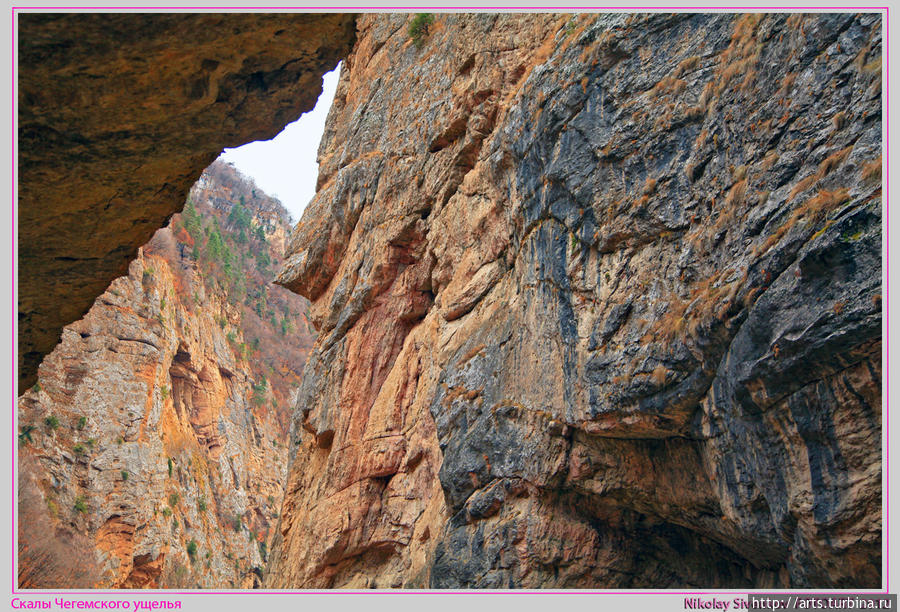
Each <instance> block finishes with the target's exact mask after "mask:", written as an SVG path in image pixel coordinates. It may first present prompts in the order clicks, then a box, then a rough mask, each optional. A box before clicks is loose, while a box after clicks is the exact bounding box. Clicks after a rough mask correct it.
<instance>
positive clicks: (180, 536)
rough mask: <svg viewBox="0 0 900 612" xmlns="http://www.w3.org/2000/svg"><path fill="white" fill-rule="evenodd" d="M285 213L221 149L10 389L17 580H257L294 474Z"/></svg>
mask: <svg viewBox="0 0 900 612" xmlns="http://www.w3.org/2000/svg"><path fill="white" fill-rule="evenodd" d="M289 231H290V220H289V217H288V215H287V212H286V211H285V210H284V209H283V208H282V207H281V205H280V204H279V203H278V202H277V201H275V200H273V199H271V198H269V197H268V196H266V195H265V194H263V193H262V192H260V191H258V190H257V189H256V188H255V186H253V185H252V184H251V183H248V182H247V181H246V180H245V179H243V178H242V177H241V176H240V175H238V174H237V173H236V172H235V171H234V169H233V168H231V167H229V166H225V165H224V164H221V163H219V162H216V164H214V165H213V166H212V167H211V168H210V169H208V170H207V171H206V172H205V173H204V174H203V176H202V177H201V179H200V181H199V182H198V183H197V184H196V185H195V186H194V188H193V189H192V191H191V201H190V202H189V204H188V206H187V208H186V209H185V214H184V215H183V216H182V215H177V216H176V218H175V220H174V221H173V223H172V224H171V225H170V226H169V227H167V228H164V229H161V230H159V231H158V232H157V234H156V236H155V237H154V238H153V240H152V241H151V242H150V243H149V244H148V245H147V246H145V247H144V249H142V250H141V251H140V252H139V254H138V257H137V259H136V260H135V261H133V262H132V263H131V266H130V267H129V273H128V275H127V276H124V277H121V278H118V279H116V280H115V281H113V283H112V284H111V285H110V286H109V288H108V289H107V290H106V291H105V292H104V293H103V294H102V295H101V296H100V297H99V298H98V300H97V302H96V303H95V304H94V306H93V307H92V308H91V310H90V311H89V312H88V314H87V316H86V317H85V318H84V319H82V320H79V321H77V322H76V323H73V324H72V325H69V326H68V327H66V328H65V329H64V331H63V338H62V342H61V343H60V344H59V346H58V347H57V348H56V349H55V350H54V351H53V352H52V353H51V354H50V355H49V356H48V357H47V358H46V359H45V360H44V362H43V363H42V364H41V367H40V370H39V380H38V382H37V383H36V384H35V385H34V386H33V387H32V388H31V389H30V390H29V391H27V392H26V393H25V394H24V395H23V396H22V397H21V398H20V400H19V428H20V429H19V443H20V444H19V515H18V520H19V522H18V528H19V586H20V587H25V588H78V587H81V588H84V587H97V588H147V587H149V588H176V587H181V588H227V587H240V588H252V587H253V586H258V585H259V584H260V582H261V579H262V577H263V572H264V568H265V565H266V560H267V556H268V546H269V544H270V542H271V539H272V535H273V529H272V526H274V524H275V522H276V521H277V517H278V511H279V508H280V505H281V501H282V494H283V485H284V481H285V478H286V471H285V470H286V464H287V453H288V451H287V448H286V440H287V433H288V424H289V414H290V406H291V405H292V401H293V398H294V395H295V393H296V387H297V384H298V383H299V380H300V374H301V371H302V366H303V363H304V362H305V360H306V354H307V353H308V351H309V347H310V346H311V344H312V341H311V337H310V335H309V333H308V331H307V323H306V319H305V310H306V306H307V303H306V301H305V300H304V299H303V298H301V297H299V296H296V295H293V294H291V293H289V292H288V291H286V290H284V289H282V288H280V287H275V286H272V285H268V284H267V281H266V279H271V276H272V267H273V266H275V265H277V264H278V262H279V261H280V260H279V257H280V253H281V252H282V248H283V243H284V239H285V237H286V236H287V233H288V232H289Z"/></svg>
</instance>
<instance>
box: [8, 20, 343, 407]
mask: <svg viewBox="0 0 900 612" xmlns="http://www.w3.org/2000/svg"><path fill="white" fill-rule="evenodd" d="M17 19H18V32H17V39H16V40H17V45H18V47H17V58H18V67H17V76H18V124H17V125H18V148H17V153H18V164H19V165H18V188H19V189H18V217H17V219H18V283H19V284H18V291H19V293H18V317H19V318H18V351H19V355H18V364H19V392H20V393H23V392H24V391H25V390H26V389H27V388H28V387H30V386H31V385H32V384H33V383H34V381H35V380H36V374H37V368H38V365H39V364H40V362H41V359H42V358H43V356H44V355H46V354H47V353H49V352H50V351H51V350H53V347H54V346H55V345H56V343H57V342H59V338H60V333H61V330H62V327H63V326H64V325H66V324H68V323H71V322H73V321H75V320H77V319H80V318H81V317H82V316H84V314H85V313H86V312H87V310H88V308H90V306H91V304H92V303H93V301H94V298H96V297H97V296H98V295H100V294H101V293H103V292H104V291H105V290H106V288H107V286H108V285H109V283H110V282H111V281H112V280H113V279H114V278H116V277H118V276H122V275H123V274H125V273H126V271H127V269H128V265H129V262H130V261H131V260H132V259H134V257H135V253H136V251H137V248H138V247H139V246H141V245H143V244H144V243H146V242H147V241H148V240H149V239H150V237H151V236H152V235H153V232H155V231H156V230H157V229H159V228H160V227H162V226H163V225H165V223H166V220H167V219H168V218H169V217H170V216H171V215H172V214H173V213H175V212H178V211H179V210H181V206H182V205H183V203H184V199H185V196H186V194H187V191H188V189H189V187H190V186H191V185H192V184H193V183H194V181H195V180H197V178H198V177H199V176H200V173H201V172H202V170H203V169H204V168H205V167H206V166H207V165H208V164H210V163H211V162H212V161H213V160H214V159H215V158H216V157H218V155H219V154H220V153H221V151H222V149H223V148H224V147H234V146H238V145H241V144H244V143H246V142H249V141H252V140H263V139H268V138H272V137H273V136H275V135H276V134H277V133H278V132H279V131H281V129H282V128H283V127H284V126H285V125H286V124H288V123H290V122H291V121H293V120H295V119H297V118H298V117H299V116H300V114H301V113H303V112H305V111H308V110H310V109H312V108H313V106H314V105H315V103H316V100H317V99H318V97H319V93H320V92H321V78H322V75H323V74H324V73H325V72H327V71H328V70H331V69H332V68H334V66H335V65H336V64H337V63H338V61H339V60H340V59H341V58H342V57H343V56H344V55H345V54H346V53H347V51H348V50H349V48H350V46H351V44H352V42H353V38H354V36H355V29H354V21H355V16H354V15H352V14H339V15H334V14H258V13H257V14H249V13H248V14H184V13H183V14H161V13H155V14H154V13H94V14H87V13H25V12H19V13H18V16H17Z"/></svg>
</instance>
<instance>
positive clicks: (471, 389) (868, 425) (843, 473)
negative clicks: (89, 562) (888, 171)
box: [266, 13, 882, 588]
mask: <svg viewBox="0 0 900 612" xmlns="http://www.w3.org/2000/svg"><path fill="white" fill-rule="evenodd" d="M408 20H409V16H407V15H367V16H365V17H361V18H360V20H359V23H358V27H359V34H358V40H357V42H356V44H355V47H354V49H353V51H352V53H351V54H350V56H349V57H348V58H347V60H346V62H345V64H344V68H343V71H342V75H341V80H340V84H339V86H338V92H337V96H336V99H335V102H334V107H333V108H332V110H331V114H330V115H329V119H328V124H327V127H326V133H325V137H324V139H323V142H322V145H321V148H320V176H319V186H318V193H317V195H316V198H315V199H314V201H313V202H312V203H311V204H310V206H309V207H308V208H307V210H306V212H305V213H304V216H303V219H302V220H301V222H300V223H299V224H298V226H297V228H296V229H295V231H294V234H293V235H292V237H291V240H290V242H289V257H288V258H287V261H286V263H285V266H284V268H283V271H282V272H281V276H280V281H279V282H281V283H282V284H284V285H285V286H286V287H289V288H291V289H292V290H294V291H297V292H299V293H301V294H302V295H304V296H306V297H308V298H309V299H310V300H311V301H312V306H311V311H310V312H311V314H310V318H311V320H312V321H313V323H314V325H315V326H316V328H317V330H318V333H319V336H318V340H317V343H316V345H315V347H314V350H313V352H312V354H311V356H310V359H309V362H308V364H307V368H306V373H305V377H304V381H303V385H302V387H301V391H300V394H299V397H298V403H297V411H296V413H295V416H294V424H293V427H292V442H291V449H292V457H291V459H290V460H291V462H292V463H291V468H290V472H289V477H288V481H287V485H286V489H285V501H284V505H283V509H282V515H281V517H280V522H279V530H278V535H277V537H276V540H275V545H274V550H273V560H272V562H271V564H270V567H269V573H268V578H267V581H266V583H267V585H268V586H270V587H279V588H284V587H290V588H304V587H315V588H322V587H347V586H353V587H363V586H365V587H380V588H388V587H435V588H446V587H453V588H483V587H503V588H506V587H530V588H543V587H570V588H580V587H593V588H597V587H675V586H692V587H718V588H724V587H734V588H752V587H766V588H776V587H817V588H822V587H855V588H861V587H867V588H873V587H878V586H880V584H881V545H882V515H881V477H882V476H881V385H882V367H881V349H882V347H881V334H882V313H881V274H882V266H881V257H882V255H881V236H882V233H881V232H882V201H881V147H882V142H881V133H882V123H881V117H882V105H881V99H882V98H881V51H882V47H881V41H882V39H881V36H882V31H881V21H880V17H879V15H877V14H866V13H858V14H809V15H790V14H769V15H759V14H754V15H734V14H720V15H714V14H693V15H691V14H652V15H649V14H648V15H625V14H600V15H596V14H591V15H587V14H586V15H575V16H571V15H562V16H560V15H548V14H530V15H490V14H480V15H473V14H469V15H446V14H444V15H437V16H435V22H434V23H433V24H432V25H431V27H430V28H429V31H428V33H427V35H426V36H425V37H424V38H423V39H422V40H421V41H420V42H421V44H420V45H418V44H414V43H413V41H412V40H410V38H409V36H408V34H407V24H408Z"/></svg>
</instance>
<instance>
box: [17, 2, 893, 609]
mask: <svg viewBox="0 0 900 612" xmlns="http://www.w3.org/2000/svg"><path fill="white" fill-rule="evenodd" d="M415 9H432V10H435V11H438V12H453V11H459V10H480V11H484V12H490V11H516V10H519V11H527V12H540V11H568V10H577V11H579V12H586V13H587V12H599V11H611V10H628V11H631V12H640V11H650V12H658V11H663V12H664V11H678V10H681V11H695V12H698V13H712V12H736V11H742V10H765V11H770V12H773V13H775V12H791V11H797V10H816V11H819V12H824V13H837V12H844V11H853V12H857V13H858V12H867V11H872V12H880V13H882V16H883V17H882V18H883V21H882V24H883V25H882V27H883V35H882V40H883V41H884V47H885V52H884V53H883V54H882V56H883V57H884V56H886V58H885V59H884V66H885V69H884V71H883V73H882V74H883V78H884V80H885V86H884V88H882V89H883V91H884V105H883V107H882V115H883V117H884V135H885V137H884V138H883V145H884V155H885V160H884V164H883V168H887V169H888V172H887V173H885V172H884V171H882V176H883V178H884V197H883V198H882V208H883V210H884V222H883V226H882V236H883V237H884V240H883V245H884V262H885V263H884V270H885V271H884V298H883V304H884V305H883V307H882V312H884V324H883V325H884V328H883V329H884V330H885V331H886V332H888V333H887V334H883V338H884V343H885V345H884V352H885V357H884V361H885V363H884V370H883V371H885V370H886V371H887V372H888V375H887V376H884V375H883V376H882V378H883V380H884V383H883V384H884V389H885V399H884V403H883V407H884V406H887V407H888V410H882V414H883V415H884V416H883V421H884V422H883V424H882V431H883V434H882V435H883V438H884V441H885V444H884V463H883V465H882V473H883V478H884V482H885V496H884V499H883V508H884V511H883V516H882V519H883V521H884V534H883V545H884V548H885V567H884V577H883V578H884V582H883V584H884V589H870V590H865V589H862V590H857V591H847V590H837V589H836V590H834V591H823V592H817V593H809V592H807V591H802V592H803V593H805V594H809V595H829V594H830V595H852V594H856V593H861V594H877V593H881V592H884V593H886V594H887V593H889V592H890V539H889V533H890V531H889V529H890V512H889V506H890V478H889V471H890V442H889V438H890V436H889V431H890V428H889V423H890V256H889V255H890V246H889V245H890V241H889V240H888V233H889V228H890V223H889V214H890V213H889V210H890V206H889V205H885V202H888V203H889V202H890V196H889V194H890V135H891V134H890V42H889V41H890V36H889V32H890V7H889V6H788V7H785V6H765V5H763V6H750V5H747V6H662V7H659V6H656V7H654V6H645V7H639V6H603V7H591V6H544V7H541V6H471V5H462V6H441V7H434V6H381V7H373V6H268V7H260V6H229V7H221V6H126V7H112V6H13V7H12V8H11V24H10V27H11V30H12V37H11V39H12V54H11V57H12V71H11V75H12V81H13V82H12V87H11V98H12V108H11V115H12V134H13V138H12V161H11V164H12V167H11V178H12V180H11V181H10V182H11V189H12V193H11V203H12V206H11V209H12V210H11V225H10V230H11V233H12V240H11V243H12V246H11V251H12V274H13V276H12V285H13V286H12V292H11V294H12V338H13V361H12V385H11V388H12V399H13V402H12V403H13V410H12V419H11V420H12V434H13V438H14V439H13V444H12V452H11V456H12V482H11V484H12V489H13V490H12V495H11V496H10V497H11V500H12V502H11V503H12V534H11V535H12V538H11V540H10V541H11V543H12V544H13V550H12V563H10V572H11V583H12V589H11V591H12V594H14V595H22V594H29V595H92V596H94V597H95V598H98V599H99V598H101V597H102V596H105V595H117V596H126V594H127V597H129V598H130V597H132V596H133V597H140V596H146V595H149V594H153V595H168V596H174V595H177V596H193V595H204V596H206V595H306V594H309V595H333V594H334V595H445V594H459V595H468V594H474V595H494V594H496V595H567V594H577V595H667V596H681V595H719V594H729V595H736V594H737V595H740V594H744V593H748V591H746V590H734V589H731V590H721V591H669V590H648V591H633V590H592V589H578V590H575V589H571V590H539V591H536V590H524V589H519V590H455V589H447V590H405V589H404V590H385V591H370V590H365V591H347V590H343V589H334V590H324V591H323V590H278V591H268V590H261V589H250V590H240V591H212V590H196V591H172V590H165V589H158V590H140V591H130V590H122V589H105V590H93V589H92V590H69V591H50V590H44V589H23V590H20V589H18V588H17V587H18V584H17V580H16V565H17V561H18V555H17V554H16V553H17V545H16V502H17V496H18V487H17V478H16V476H17V469H16V466H17V462H16V449H17V446H16V439H15V437H16V424H17V416H18V402H17V398H18V396H17V388H18V379H17V378H16V369H17V364H18V336H17V334H16V331H17V328H16V312H17V308H16V305H17V301H16V300H17V287H18V285H17V282H16V280H17V277H16V273H17V258H16V257H17V246H18V245H17V242H16V192H17V185H16V146H17V142H18V134H17V132H16V107H17V105H16V85H17V79H16V76H17V71H16V67H17V63H16V57H17V55H16V12H17V11H19V12H41V11H53V10H66V11H69V12H82V11H83V12H88V11H120V10H125V11H142V10H152V11H157V12H163V11H169V10H179V11H191V10H203V11H219V12H223V11H224V12H236V11H242V10H249V11H252V12H265V11H272V10H296V11H306V12H315V11H330V12H342V11H345V12H346V11H368V12H385V11H398V12H409V11H412V10H415ZM885 107H886V108H885ZM799 591H801V590H800V589H794V590H787V589H785V590H782V591H780V592H799ZM755 592H756V593H762V592H761V591H755ZM769 592H770V593H773V594H775V593H779V591H777V590H773V591H769ZM769 592H767V593H766V594H768V593H769Z"/></svg>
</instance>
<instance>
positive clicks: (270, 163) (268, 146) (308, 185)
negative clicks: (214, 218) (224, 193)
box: [219, 64, 341, 223]
mask: <svg viewBox="0 0 900 612" xmlns="http://www.w3.org/2000/svg"><path fill="white" fill-rule="evenodd" d="M340 72H341V65H340V64H338V67H337V68H335V69H334V70H332V71H331V72H329V73H327V74H325V76H324V77H323V79H322V94H321V95H320V96H319V100H318V102H316V107H315V108H314V109H313V110H311V111H309V112H307V113H304V114H303V115H302V116H301V117H300V118H299V119H297V120H296V121H294V122H293V123H289V124H288V125H287V126H286V127H285V128H284V130H282V131H281V132H280V133H279V134H278V135H277V136H275V137H274V138H272V139H271V140H258V141H256V142H250V143H247V144H245V145H243V146H240V147H237V148H234V149H225V151H223V152H222V155H220V156H219V159H221V160H223V161H226V162H228V163H230V164H232V165H234V167H235V168H237V169H238V170H240V172H241V173H242V174H244V175H245V176H248V177H250V178H252V179H253V180H254V181H255V182H256V185H257V186H258V187H259V188H260V189H262V190H263V191H265V192H266V193H267V194H269V195H270V196H272V197H275V198H278V199H279V200H281V203H282V204H283V205H284V207H285V208H286V209H287V210H288V212H290V213H291V217H292V218H293V220H294V222H295V223H296V222H297V221H298V220H299V219H300V216H301V215H302V214H303V209H304V208H306V205H307V204H309V201H310V200H312V198H313V196H314V195H315V193H316V177H317V176H318V174H319V165H318V163H317V162H316V153H317V151H318V148H319V141H320V140H322V133H323V132H324V131H325V119H326V117H327V116H328V109H330V108H331V103H332V102H333V101H334V92H335V90H336V89H337V82H338V76H339V75H340Z"/></svg>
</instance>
